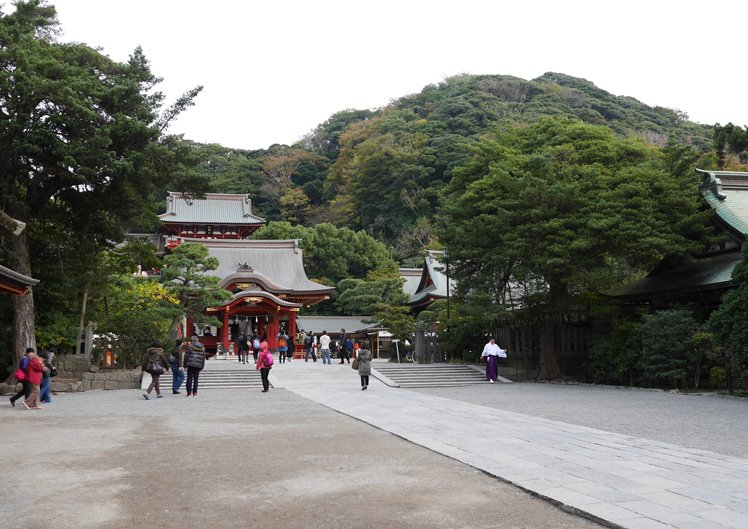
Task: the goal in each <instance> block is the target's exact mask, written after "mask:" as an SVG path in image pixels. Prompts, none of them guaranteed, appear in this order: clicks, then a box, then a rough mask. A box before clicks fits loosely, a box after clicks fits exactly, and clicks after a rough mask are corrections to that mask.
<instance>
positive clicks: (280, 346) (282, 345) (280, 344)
mask: <svg viewBox="0 0 748 529" xmlns="http://www.w3.org/2000/svg"><path fill="white" fill-rule="evenodd" d="M285 346H286V340H285V338H281V339H280V340H278V347H279V348H281V349H283V348H284V347H285Z"/></svg>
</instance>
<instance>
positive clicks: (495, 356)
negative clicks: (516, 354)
mask: <svg viewBox="0 0 748 529" xmlns="http://www.w3.org/2000/svg"><path fill="white" fill-rule="evenodd" d="M480 356H481V359H482V358H485V359H486V378H487V379H488V381H489V382H490V383H491V384H493V383H494V382H495V381H496V379H498V378H499V358H506V350H504V349H502V348H501V347H499V346H498V345H496V339H495V338H494V337H491V338H490V339H489V340H488V343H487V344H486V345H485V347H483V353H481V355H480Z"/></svg>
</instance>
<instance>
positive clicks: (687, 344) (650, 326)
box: [638, 309, 698, 389]
mask: <svg viewBox="0 0 748 529" xmlns="http://www.w3.org/2000/svg"><path fill="white" fill-rule="evenodd" d="M696 328H697V322H696V320H695V319H694V317H693V315H692V314H691V313H690V312H689V311H687V310H684V309H670V310H664V311H660V312H656V313H654V314H647V315H645V316H644V318H643V321H642V323H641V324H639V326H638V331H639V333H640V335H641V346H642V352H641V360H640V362H641V366H640V367H641V369H642V374H643V376H644V379H645V380H646V381H647V382H649V383H651V384H657V383H659V382H662V381H670V383H671V384H672V387H673V389H676V388H677V385H678V382H682V383H683V385H684V387H685V386H686V379H687V377H688V376H689V374H693V373H694V372H695V371H696V370H697V369H698V365H694V363H693V358H691V353H692V352H693V351H694V350H695V344H694V339H693V336H694V331H695V329H696Z"/></svg>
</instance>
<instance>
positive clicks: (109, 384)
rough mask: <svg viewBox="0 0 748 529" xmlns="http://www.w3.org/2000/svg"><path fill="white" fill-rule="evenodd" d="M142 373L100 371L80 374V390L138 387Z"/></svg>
mask: <svg viewBox="0 0 748 529" xmlns="http://www.w3.org/2000/svg"><path fill="white" fill-rule="evenodd" d="M142 378H143V377H142V375H140V374H139V372H138V371H100V372H98V373H90V372H89V373H83V374H82V375H81V384H82V386H83V390H82V391H90V390H92V389H140V380H141V379H142Z"/></svg>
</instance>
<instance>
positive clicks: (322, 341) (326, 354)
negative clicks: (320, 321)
mask: <svg viewBox="0 0 748 529" xmlns="http://www.w3.org/2000/svg"><path fill="white" fill-rule="evenodd" d="M319 351H320V356H321V357H322V365H325V364H328V365H332V364H331V363H330V336H328V334H327V331H322V336H320V337H319Z"/></svg>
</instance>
